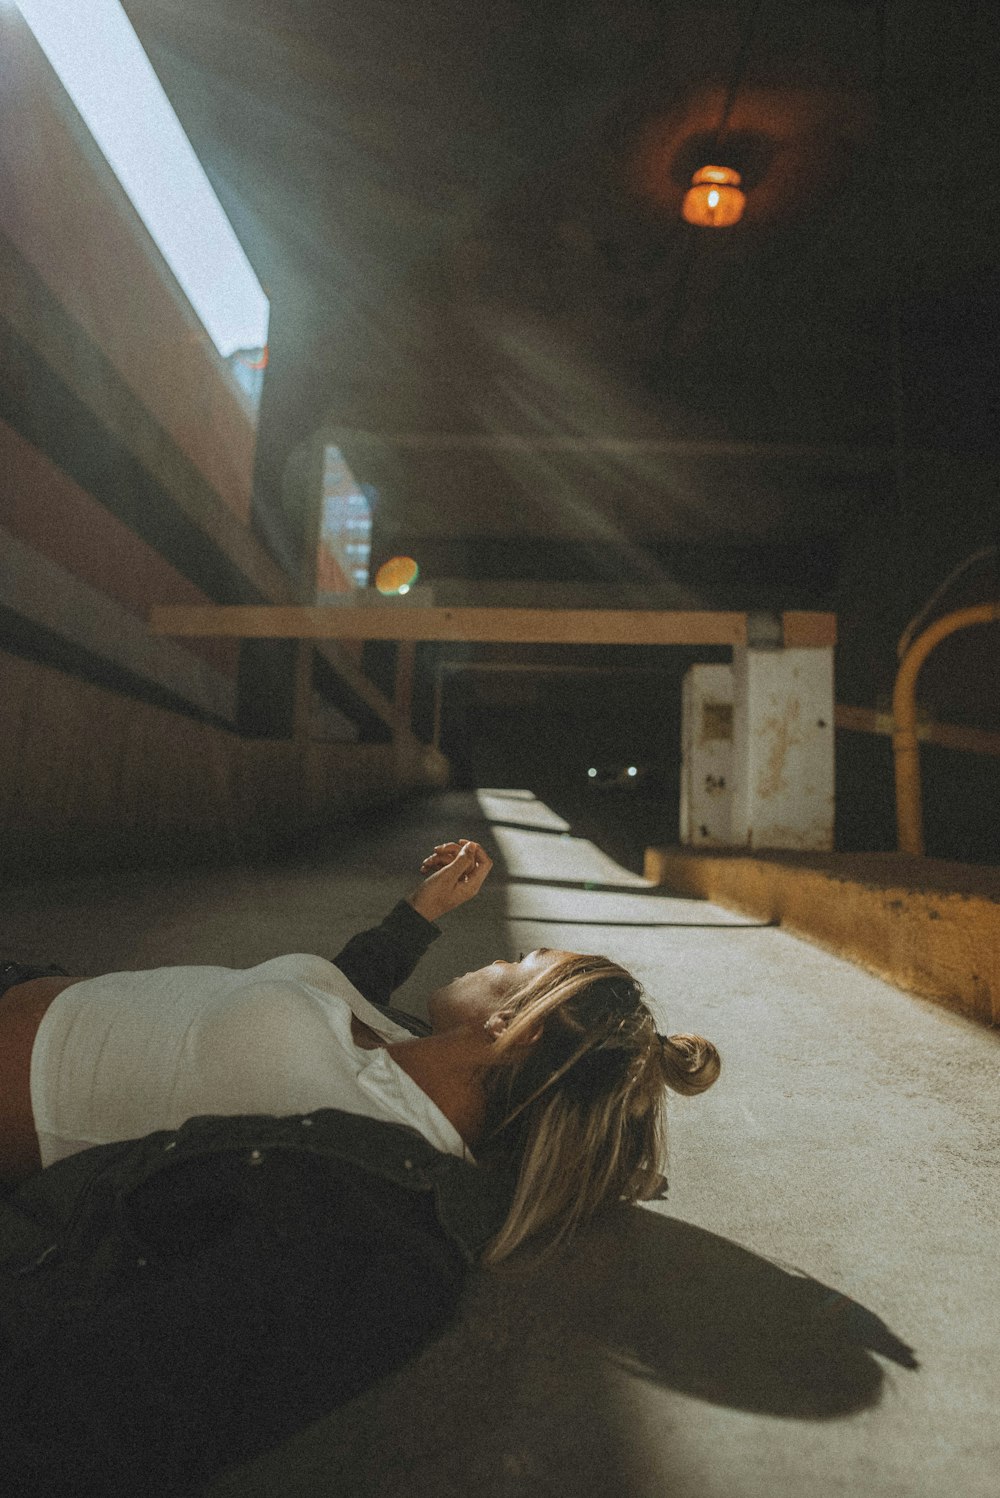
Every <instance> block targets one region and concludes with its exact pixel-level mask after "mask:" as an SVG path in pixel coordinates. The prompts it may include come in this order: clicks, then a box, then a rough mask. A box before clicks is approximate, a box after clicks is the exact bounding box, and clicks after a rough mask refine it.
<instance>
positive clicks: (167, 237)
mask: <svg viewBox="0 0 1000 1498" xmlns="http://www.w3.org/2000/svg"><path fill="white" fill-rule="evenodd" d="M16 3H17V6H18V9H19V10H20V11H21V14H22V15H23V16H24V19H25V21H26V22H27V24H28V26H29V27H30V28H31V30H32V31H33V32H34V34H35V37H36V39H37V41H38V44H39V46H40V47H41V48H42V51H43V52H44V53H45V55H46V57H47V58H48V60H49V62H50V63H51V64H52V67H53V68H54V69H55V71H56V73H57V74H58V76H59V79H60V81H61V83H62V85H63V87H64V88H65V90H66V92H67V93H68V94H69V96H70V98H71V99H72V101H73V103H74V104H75V105H76V108H77V109H78V110H79V112H80V115H81V116H82V118H83V120H84V123H85V124H86V125H87V128H88V129H89V130H90V133H91V134H92V135H93V137H94V139H95V141H96V142H97V144H98V146H99V147H100V149H101V151H102V153H103V154H104V156H105V158H106V159H107V161H108V164H109V166H110V167H111V169H112V171H113V172H114V173H115V176H116V177H117V178H118V180H119V182H120V183H121V185H122V188H123V189H124V191H125V193H126V194H127V195H128V197H129V198H130V199H131V201H132V203H133V205H134V207H135V209H136V211H137V212H138V214H139V216H140V218H141V219H142V221H143V223H144V224H145V225H146V228H147V229H148V230H149V233H150V234H151V235H152V237H153V239H154V240H155V241H156V244H157V246H158V247H159V250H160V253H161V255H162V256H163V258H164V260H166V262H167V264H168V265H169V266H170V269H171V270H172V271H173V273H174V275H175V276H176V278H177V281H178V282H179V284H180V286H181V287H182V288H183V291H184V293H185V295H186V296H187V298H188V301H189V302H190V303H191V306H192V307H193V308H194V310H195V312H196V313H197V315H198V317H199V318H200V319H201V321H202V323H203V324H204V327H205V330H206V331H207V333H208V335H209V337H210V338H211V340H212V342H213V343H214V344H215V347H216V348H217V349H218V351H219V353H220V354H221V355H222V356H223V357H224V358H228V356H229V355H230V354H232V353H234V352H235V351H236V350H237V349H254V348H258V349H259V348H263V347H264V345H265V344H266V343H267V322H268V311H269V306H268V301H267V298H266V296H265V295H264V293H263V291H262V290H261V287H260V284H259V282H258V280H257V277H256V276H255V275H254V272H253V269H252V267H251V265H250V262H249V261H248V260H247V257H246V255H245V254H244V252H243V248H242V246H241V245H240V243H239V240H238V239H237V238H236V235H235V234H234V233H233V228H232V225H231V224H230V222H229V220H228V219H227V218H226V215H225V214H224V212H223V211H222V206H221V204H220V203H219V200H218V198H217V197H216V196H215V193H214V191H213V190H212V187H211V184H210V183H209V180H208V178H207V177H206V176H205V173H204V171H203V169H202V166H201V163H200V162H199V161H198V158H197V157H196V156H195V154H194V151H193V150H192V148H191V143H190V142H189V140H188V138H187V136H186V135H185V134H184V131H183V130H182V128H181V125H180V121H179V120H178V118H177V116H176V115H175V114H174V111H173V108H172V107H171V105H170V101H169V100H168V99H167V96H166V94H165V93H164V91H163V88H162V86H161V84H160V81H159V79H158V78H157V76H156V74H155V73H154V72H153V69H152V66H151V64H150V61H149V58H148V57H147V56H146V54H145V52H144V51H143V49H142V46H141V44H140V42H139V38H138V37H137V36H136V34H135V31H134V30H133V29H132V24H131V22H130V21H129V19H128V17H127V16H126V14H125V12H124V11H123V10H122V8H121V5H120V4H119V3H118V0H16Z"/></svg>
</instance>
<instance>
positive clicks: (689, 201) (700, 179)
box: [681, 166, 747, 229]
mask: <svg viewBox="0 0 1000 1498" xmlns="http://www.w3.org/2000/svg"><path fill="white" fill-rule="evenodd" d="M742 180H743V179H742V178H741V176H740V174H739V172H736V171H734V170H733V168H732V167H729V166H703V167H700V168H699V170H698V171H696V172H695V174H694V176H693V177H692V178H691V186H690V187H689V188H688V191H687V193H686V195H685V198H684V206H683V208H682V209H681V212H682V213H683V215H684V218H685V219H686V221H687V222H688V223H689V224H698V225H699V226H700V227H702V228H708V229H727V228H729V226H730V225H731V224H737V223H739V221H740V219H741V218H742V217H743V209H744V208H745V207H746V201H747V200H746V194H745V193H744V192H742V191H741V190H740V183H741V181H742Z"/></svg>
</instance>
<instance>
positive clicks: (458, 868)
mask: <svg viewBox="0 0 1000 1498" xmlns="http://www.w3.org/2000/svg"><path fill="white" fill-rule="evenodd" d="M492 867H493V860H492V859H491V858H490V856H489V854H488V853H487V852H486V851H485V849H484V848H482V847H480V845H479V843H473V842H469V841H464V842H453V843H438V845H437V847H436V848H435V849H434V851H433V853H430V854H428V856H427V857H426V858H425V859H424V861H423V863H422V864H421V865H420V872H421V874H424V875H426V876H427V877H426V878H425V881H424V883H423V884H422V885H420V887H419V889H415V890H414V891H413V893H412V894H411V895H408V896H407V899H408V900H409V903H410V904H411V905H412V906H413V908H414V910H416V911H418V912H419V914H420V915H422V916H423V917H424V919H425V920H428V921H436V920H438V919H439V918H440V917H441V916H443V915H447V913H448V911H449V910H454V909H455V907H456V906H458V905H464V904H465V902H466V901H467V900H471V899H473V897H474V896H475V895H478V893H479V891H480V890H481V889H482V887H483V881H484V880H485V878H486V876H487V874H488V873H489V871H490V869H491V868H492Z"/></svg>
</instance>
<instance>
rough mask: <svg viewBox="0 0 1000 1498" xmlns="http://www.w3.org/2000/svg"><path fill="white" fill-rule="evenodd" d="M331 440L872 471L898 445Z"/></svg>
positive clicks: (370, 436) (507, 438) (348, 436)
mask: <svg viewBox="0 0 1000 1498" xmlns="http://www.w3.org/2000/svg"><path fill="white" fill-rule="evenodd" d="M329 435H330V440H331V441H335V442H337V443H339V444H345V443H346V444H349V445H351V446H353V447H370V448H376V449H380V448H381V449H385V448H396V449H400V450H405V451H408V452H432V453H437V452H485V453H598V454H600V455H601V456H607V457H620V458H647V457H663V458H676V459H681V460H685V459H697V460H704V459H708V460H710V461H711V460H713V459H720V458H721V459H726V460H730V459H734V458H735V459H738V460H739V461H741V462H743V461H747V460H750V461H753V460H760V461H763V462H782V463H787V462H789V461H792V462H795V461H804V462H817V461H819V462H823V463H837V464H838V465H840V466H842V467H847V468H854V469H857V470H858V471H859V472H869V471H871V470H873V469H878V468H882V467H884V466H885V465H886V464H887V463H889V462H891V460H892V456H893V449H892V448H891V447H886V446H884V445H873V444H871V443H865V444H862V445H859V446H854V445H852V444H849V443H843V442H840V443H838V442H734V441H724V440H720V439H712V438H709V439H705V438H696V439H693V440H692V439H690V438H678V437H612V436H600V437H594V436H590V437H586V436H577V435H571V434H569V433H560V434H558V435H552V434H551V433H544V434H539V433H527V432H426V431H425V432H375V431H370V430H366V429H363V428H361V427H340V426H337V427H332V428H331V429H330V433H329Z"/></svg>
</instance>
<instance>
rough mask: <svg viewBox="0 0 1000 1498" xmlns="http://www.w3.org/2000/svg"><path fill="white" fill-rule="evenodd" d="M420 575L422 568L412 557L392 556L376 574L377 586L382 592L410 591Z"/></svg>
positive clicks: (404, 592)
mask: <svg viewBox="0 0 1000 1498" xmlns="http://www.w3.org/2000/svg"><path fill="white" fill-rule="evenodd" d="M419 576H420V568H419V567H418V566H417V564H416V562H415V561H414V560H413V558H412V557H390V558H389V560H388V561H387V562H383V563H382V565H381V567H380V568H379V569H378V571H377V572H376V574H375V586H376V588H377V589H378V591H379V592H380V593H403V594H406V593H409V591H410V589H411V588H412V587H413V584H414V583H415V582H416V580H417V578H418V577H419Z"/></svg>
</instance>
